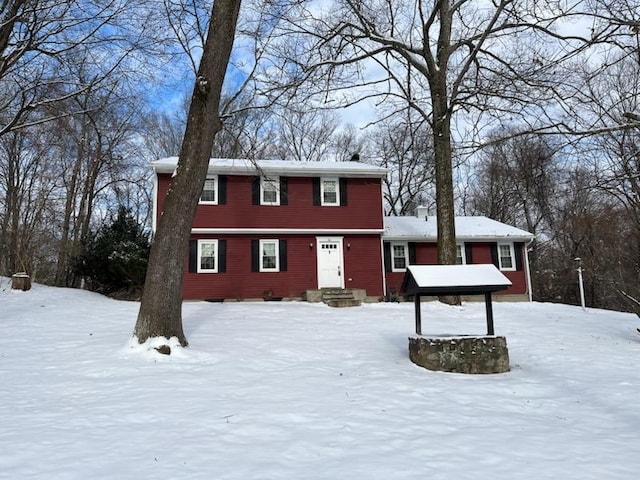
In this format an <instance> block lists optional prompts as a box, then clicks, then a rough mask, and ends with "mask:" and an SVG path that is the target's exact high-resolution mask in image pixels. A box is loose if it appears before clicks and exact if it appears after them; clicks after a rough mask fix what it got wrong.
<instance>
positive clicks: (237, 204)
mask: <svg viewBox="0 0 640 480" xmlns="http://www.w3.org/2000/svg"><path fill="white" fill-rule="evenodd" d="M170 179H171V176H170V175H168V174H160V175H158V214H159V212H161V211H162V204H163V202H164V197H165V195H166V192H167V188H168V186H169V181H170ZM252 180H253V177H250V176H240V175H228V176H227V202H226V204H225V205H199V206H198V210H197V211H196V217H195V220H194V223H193V226H194V228H310V229H322V228H333V229H353V228H375V229H382V228H383V218H382V191H381V188H380V179H376V178H348V179H347V200H348V202H347V203H348V204H347V205H345V206H336V207H328V206H327V207H322V206H314V205H313V190H312V180H311V178H310V177H288V205H279V206H271V205H252V195H251V185H252Z"/></svg>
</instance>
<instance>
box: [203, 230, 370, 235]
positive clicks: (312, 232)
mask: <svg viewBox="0 0 640 480" xmlns="http://www.w3.org/2000/svg"><path fill="white" fill-rule="evenodd" d="M191 233H192V234H207V235H210V234H227V235H232V234H235V235H257V234H260V235H262V234H273V235H335V234H338V233H339V234H345V235H379V234H381V233H382V229H376V228H192V229H191Z"/></svg>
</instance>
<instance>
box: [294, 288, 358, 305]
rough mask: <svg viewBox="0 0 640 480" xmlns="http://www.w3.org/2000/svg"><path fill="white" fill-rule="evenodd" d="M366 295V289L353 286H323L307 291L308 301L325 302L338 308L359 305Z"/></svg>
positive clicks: (306, 297)
mask: <svg viewBox="0 0 640 480" xmlns="http://www.w3.org/2000/svg"><path fill="white" fill-rule="evenodd" d="M365 297H366V293H365V291H364V290H361V289H355V290H354V289H351V288H322V289H320V290H307V291H306V292H305V299H306V300H307V302H324V303H326V304H327V305H329V306H330V307H338V308H341V307H359V306H360V305H362V299H363V298H365Z"/></svg>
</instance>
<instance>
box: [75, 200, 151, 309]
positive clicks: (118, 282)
mask: <svg viewBox="0 0 640 480" xmlns="http://www.w3.org/2000/svg"><path fill="white" fill-rule="evenodd" d="M148 258H149V235H148V233H146V232H145V230H144V228H143V226H142V225H140V224H139V223H138V222H137V220H136V219H135V218H134V216H133V215H132V214H131V212H130V211H129V210H128V209H126V208H125V207H120V208H119V209H118V213H117V216H116V217H115V219H113V220H112V222H111V224H108V225H103V226H102V227H101V228H100V229H98V231H97V232H96V233H95V235H93V236H92V237H91V238H88V239H86V241H85V253H84V255H83V256H81V257H79V258H77V259H76V272H77V273H78V274H80V275H81V276H83V277H84V278H85V280H86V282H87V284H86V285H87V287H88V288H89V289H90V290H94V291H98V292H101V293H105V294H107V295H110V296H114V297H119V298H136V297H138V296H139V294H140V290H141V289H142V286H143V285H144V279H145V274H146V271H147V261H148Z"/></svg>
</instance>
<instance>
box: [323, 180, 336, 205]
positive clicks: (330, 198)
mask: <svg viewBox="0 0 640 480" xmlns="http://www.w3.org/2000/svg"><path fill="white" fill-rule="evenodd" d="M320 189H321V192H320V197H321V200H322V201H321V205H323V206H339V205H340V184H339V183H338V179H337V178H322V179H321V180H320Z"/></svg>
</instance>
